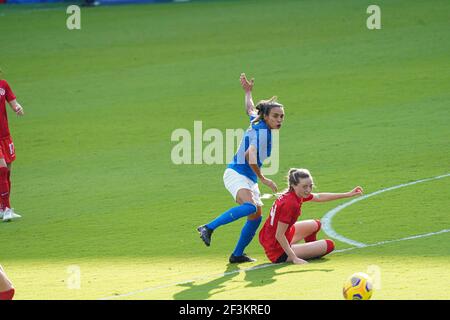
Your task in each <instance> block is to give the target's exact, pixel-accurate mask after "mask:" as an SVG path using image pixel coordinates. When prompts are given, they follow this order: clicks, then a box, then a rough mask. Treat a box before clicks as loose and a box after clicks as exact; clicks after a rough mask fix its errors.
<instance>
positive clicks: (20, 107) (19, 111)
mask: <svg viewBox="0 0 450 320" xmlns="http://www.w3.org/2000/svg"><path fill="white" fill-rule="evenodd" d="M15 111H16V114H17V115H18V116H23V115H24V114H25V112H24V111H23V108H22V106H18V107H17V108H16V110H15Z"/></svg>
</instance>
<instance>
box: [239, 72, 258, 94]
mask: <svg viewBox="0 0 450 320" xmlns="http://www.w3.org/2000/svg"><path fill="white" fill-rule="evenodd" d="M240 81H241V86H242V89H244V91H245V92H250V91H252V89H253V85H254V84H255V79H254V78H252V79H251V80H250V81H248V80H247V77H246V76H245V73H241V77H240Z"/></svg>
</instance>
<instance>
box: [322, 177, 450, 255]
mask: <svg viewBox="0 0 450 320" xmlns="http://www.w3.org/2000/svg"><path fill="white" fill-rule="evenodd" d="M449 176H450V173H447V174H443V175H440V176H436V177H432V178H427V179H421V180H416V181H413V182H408V183H402V184H399V185H397V186H393V187H389V188H385V189H381V190H378V191H375V192H373V193H370V194H367V195H364V196H362V197H359V198H355V199H353V200H351V201H349V202H346V203H344V204H341V205H340V206H337V207H336V208H334V209H332V210H330V211H328V212H327V213H326V214H325V216H324V217H323V218H322V219H321V222H322V230H323V231H324V232H325V233H326V234H327V235H328V236H329V237H331V238H334V239H336V240H339V241H341V242H344V243H347V244H350V245H353V246H355V247H359V248H364V247H367V246H370V245H368V244H365V243H361V242H358V241H355V240H352V239H349V238H346V237H344V236H343V235H340V234H339V233H337V232H336V231H335V230H334V229H333V227H332V224H331V221H332V220H333V218H334V216H335V215H336V214H337V213H338V212H340V211H341V210H343V209H345V208H347V207H349V206H351V205H352V204H355V203H356V202H359V201H362V200H365V199H367V198H370V197H373V196H376V195H378V194H380V193H383V192H388V191H392V190H395V189H400V188H403V187H408V186H411V185H414V184H418V183H422V182H427V181H432V180H437V179H442V178H445V177H449Z"/></svg>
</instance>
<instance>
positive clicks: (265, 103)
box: [252, 96, 284, 124]
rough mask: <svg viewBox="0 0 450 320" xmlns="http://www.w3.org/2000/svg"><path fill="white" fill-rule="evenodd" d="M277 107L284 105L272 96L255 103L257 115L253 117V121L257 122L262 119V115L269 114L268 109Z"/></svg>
mask: <svg viewBox="0 0 450 320" xmlns="http://www.w3.org/2000/svg"><path fill="white" fill-rule="evenodd" d="M275 107H279V108H284V106H283V105H282V104H281V103H278V102H277V97H276V96H273V97H272V98H270V99H269V100H261V101H259V102H258V104H257V105H256V110H258V115H257V116H256V118H255V119H253V121H252V124H253V123H257V122H259V121H264V116H268V115H269V114H270V110H272V108H275Z"/></svg>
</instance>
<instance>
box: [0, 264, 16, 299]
mask: <svg viewBox="0 0 450 320" xmlns="http://www.w3.org/2000/svg"><path fill="white" fill-rule="evenodd" d="M13 296H14V287H13V285H12V282H11V281H10V280H9V279H8V277H7V276H6V273H5V271H4V270H3V268H2V267H1V266H0V300H12V298H13Z"/></svg>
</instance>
